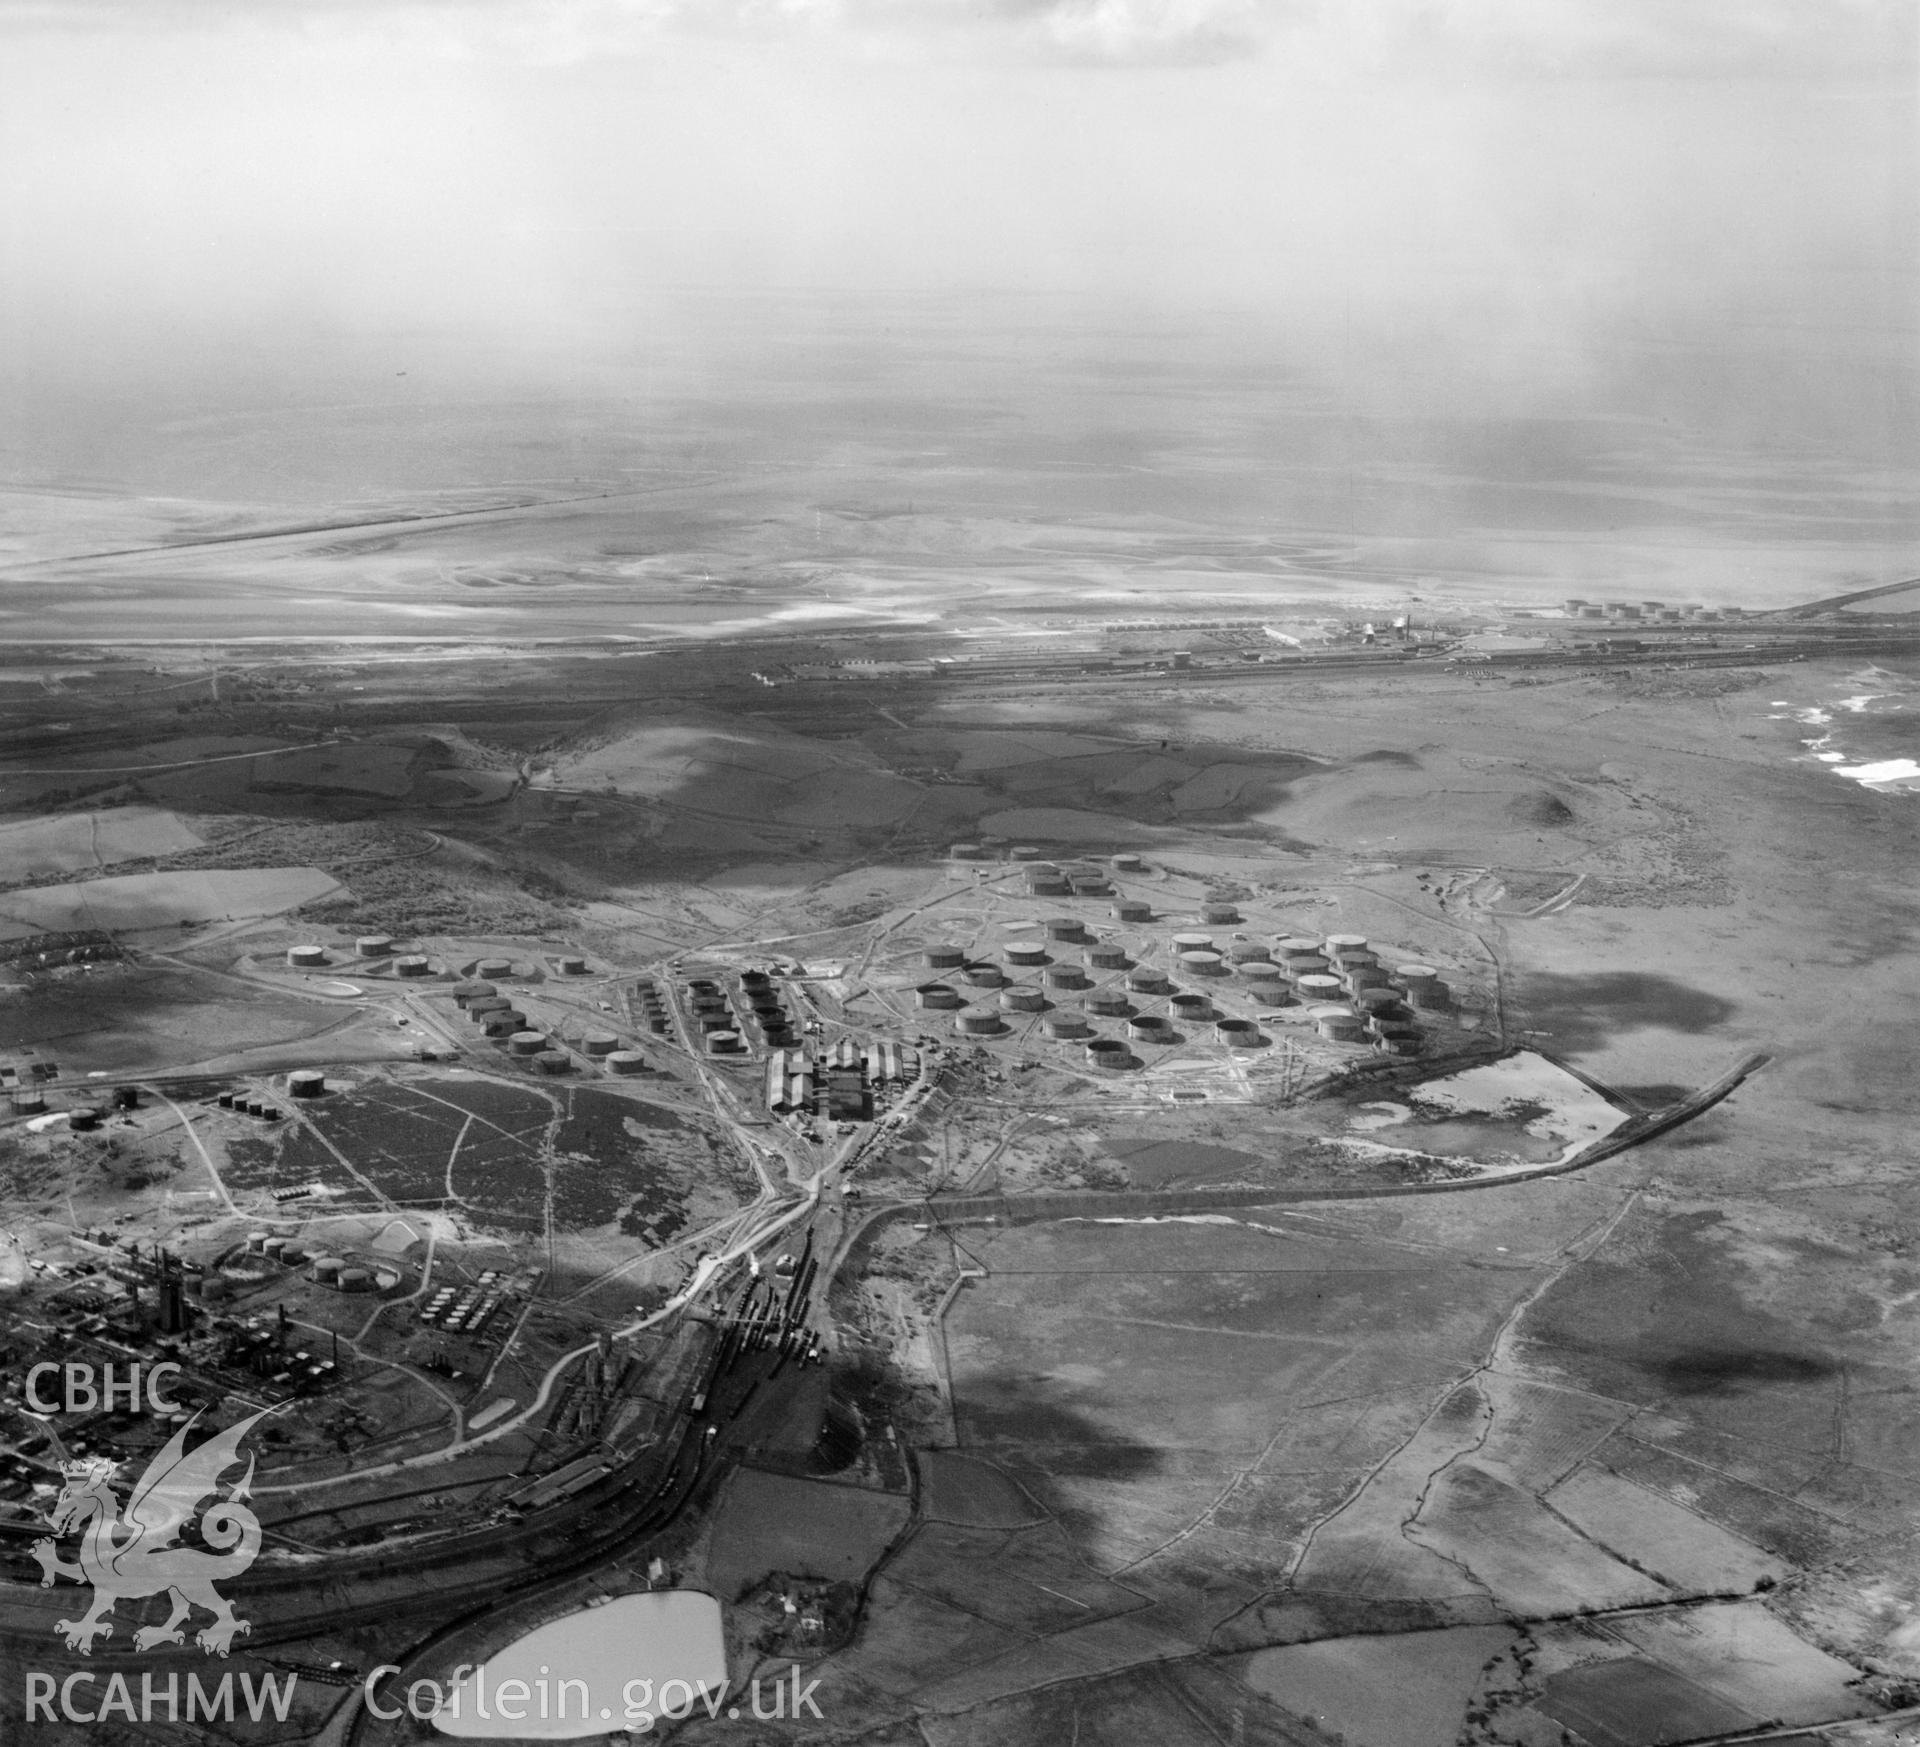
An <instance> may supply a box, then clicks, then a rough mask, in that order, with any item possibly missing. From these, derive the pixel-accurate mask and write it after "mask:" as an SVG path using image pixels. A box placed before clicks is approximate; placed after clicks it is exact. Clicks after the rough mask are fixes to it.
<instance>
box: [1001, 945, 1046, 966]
mask: <svg viewBox="0 0 1920 1747" xmlns="http://www.w3.org/2000/svg"><path fill="white" fill-rule="evenodd" d="M1046 962H1047V949H1046V948H1045V947H1044V946H1041V945H1040V944H1039V943H1038V942H1037V941H1031V940H1022V941H1016V942H1015V943H1014V944H1013V945H1011V946H1009V947H1008V948H1007V963H1008V964H1045V963H1046Z"/></svg>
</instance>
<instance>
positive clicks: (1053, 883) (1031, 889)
mask: <svg viewBox="0 0 1920 1747" xmlns="http://www.w3.org/2000/svg"><path fill="white" fill-rule="evenodd" d="M1027 895H1028V897H1030V898H1070V897H1072V896H1073V887H1072V886H1071V885H1069V884H1068V883H1067V881H1066V880H1065V879H1064V878H1063V877H1062V876H1061V875H1059V874H1035V875H1034V877H1033V878H1032V879H1030V880H1028V881H1027Z"/></svg>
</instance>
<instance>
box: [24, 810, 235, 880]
mask: <svg viewBox="0 0 1920 1747" xmlns="http://www.w3.org/2000/svg"><path fill="white" fill-rule="evenodd" d="M199 845H200V839H199V838H198V837H197V836H196V835H195V834H194V832H193V831H192V829H191V828H190V827H189V826H187V825H186V824H184V823H183V822H182V821H181V820H179V819H178V818H176V817H175V816H174V815H173V814H172V813H166V812H162V811H160V810H159V809H158V808H154V807H116V808H114V809H112V810H111V811H109V812H105V813H68V814H63V815H55V816H54V817H51V818H45V819H16V820H12V821H9V822H5V823H0V886H28V885H34V884H37V883H38V882H40V881H43V880H45V879H47V878H48V877H49V876H50V875H52V876H57V875H60V874H70V873H79V872H81V871H82V870H84V869H91V868H102V867H107V866H110V865H111V864H112V863H114V862H117V861H137V860H141V859H144V858H145V857H147V856H153V855H171V854H174V853H176V852H177V851H180V850H183V849H196V848H198V847H199Z"/></svg>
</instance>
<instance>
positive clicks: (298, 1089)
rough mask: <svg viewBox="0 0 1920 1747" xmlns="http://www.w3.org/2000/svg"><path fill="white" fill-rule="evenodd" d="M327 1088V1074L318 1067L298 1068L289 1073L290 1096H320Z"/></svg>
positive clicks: (288, 1089)
mask: <svg viewBox="0 0 1920 1747" xmlns="http://www.w3.org/2000/svg"><path fill="white" fill-rule="evenodd" d="M326 1089H327V1076H326V1075H325V1074H323V1073H322V1072H321V1071H320V1070H319V1069H318V1068H296V1069H294V1071H293V1072H292V1073H290V1074H289V1075H287V1096H288V1097H289V1098H318V1097H319V1096H320V1094H321V1093H322V1092H324V1091H325V1090H326Z"/></svg>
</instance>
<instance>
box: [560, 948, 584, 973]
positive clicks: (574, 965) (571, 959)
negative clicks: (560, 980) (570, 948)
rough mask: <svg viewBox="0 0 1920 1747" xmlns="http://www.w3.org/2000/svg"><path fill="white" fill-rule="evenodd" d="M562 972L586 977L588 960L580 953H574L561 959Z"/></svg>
mask: <svg viewBox="0 0 1920 1747" xmlns="http://www.w3.org/2000/svg"><path fill="white" fill-rule="evenodd" d="M560 974H561V975H562V976H568V977H584V976H585V975H586V974H587V961H586V960H585V959H584V958H582V957H580V955H579V954H578V953H573V954H570V955H569V956H567V957H566V958H563V959H562V960H561V961H560Z"/></svg>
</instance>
